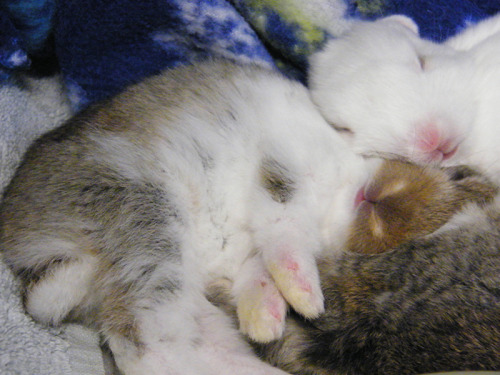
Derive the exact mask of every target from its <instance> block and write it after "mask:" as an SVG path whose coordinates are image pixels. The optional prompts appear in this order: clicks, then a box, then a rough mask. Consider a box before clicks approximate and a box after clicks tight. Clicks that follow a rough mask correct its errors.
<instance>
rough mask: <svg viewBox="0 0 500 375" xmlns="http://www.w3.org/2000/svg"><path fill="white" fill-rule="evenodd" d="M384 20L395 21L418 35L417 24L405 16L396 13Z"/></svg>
mask: <svg viewBox="0 0 500 375" xmlns="http://www.w3.org/2000/svg"><path fill="white" fill-rule="evenodd" d="M384 20H385V21H389V22H397V23H399V24H401V25H403V26H404V27H406V28H407V29H410V30H411V31H413V32H414V33H415V34H417V35H418V25H417V24H416V23H415V21H413V20H412V19H411V18H409V17H407V16H403V15H402V14H396V15H394V16H389V17H386V18H385V19H384Z"/></svg>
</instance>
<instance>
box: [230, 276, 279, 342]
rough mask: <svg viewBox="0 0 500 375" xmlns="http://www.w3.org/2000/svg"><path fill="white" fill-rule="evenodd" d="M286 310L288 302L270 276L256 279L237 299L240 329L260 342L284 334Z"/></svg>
mask: <svg viewBox="0 0 500 375" xmlns="http://www.w3.org/2000/svg"><path fill="white" fill-rule="evenodd" d="M286 311H287V305H286V302H285V300H284V299H283V296H282V295H281V293H280V292H279V291H278V289H277V288H276V285H275V284H274V282H273V280H272V279H271V278H270V277H261V278H260V279H257V280H255V281H254V283H253V285H250V288H247V289H246V290H244V291H243V292H241V293H240V295H239V297H238V300H237V312H238V318H239V321H240V329H241V331H242V332H243V333H246V334H247V335H248V336H250V337H251V338H252V339H253V340H255V341H258V342H269V341H272V340H275V339H278V338H280V337H281V336H282V335H283V330H284V328H285V316H286Z"/></svg>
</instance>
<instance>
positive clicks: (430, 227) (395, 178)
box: [346, 160, 497, 253]
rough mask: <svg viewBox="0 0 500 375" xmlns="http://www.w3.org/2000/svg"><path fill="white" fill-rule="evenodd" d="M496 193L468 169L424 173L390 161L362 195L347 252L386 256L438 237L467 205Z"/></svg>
mask: <svg viewBox="0 0 500 375" xmlns="http://www.w3.org/2000/svg"><path fill="white" fill-rule="evenodd" d="M496 192H497V188H496V186H495V185H493V184H492V183H491V182H490V181H489V180H488V179H486V178H485V177H484V176H481V175H480V174H479V173H478V172H477V171H474V170H473V169H471V168H468V167H466V166H459V167H449V168H431V167H421V166H418V165H415V164H411V163H408V162H403V161H397V160H388V161H385V162H384V163H383V164H382V165H381V166H380V167H379V168H378V171H377V172H376V173H375V175H374V176H373V178H372V179H371V180H370V181H369V183H368V184H367V186H365V187H364V188H362V189H361V190H360V191H359V193H358V198H357V204H358V205H359V207H358V208H357V213H356V217H355V219H354V221H353V224H352V225H351V227H350V230H349V235H348V241H347V243H346V249H347V250H349V251H353V252H359V253H381V252H384V251H387V250H389V249H391V248H394V247H396V246H398V245H399V244H401V243H402V242H404V241H407V240H409V239H411V238H415V237H421V236H424V235H426V234H430V233H432V232H434V231H435V230H436V229H438V228H439V227H441V226H442V225H444V224H445V223H446V222H447V221H448V220H449V219H450V218H451V217H452V216H453V215H454V214H455V213H456V212H457V211H458V210H460V209H461V208H462V207H463V206H464V205H465V204H467V203H470V202H475V203H477V204H484V203H487V202H489V201H491V200H492V199H493V197H494V196H495V194H496Z"/></svg>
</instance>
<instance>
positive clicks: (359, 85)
mask: <svg viewBox="0 0 500 375" xmlns="http://www.w3.org/2000/svg"><path fill="white" fill-rule="evenodd" d="M499 63H500V15H499V16H495V17H492V18H489V19H486V20H485V21H482V22H480V23H478V24H477V25H473V26H469V27H468V28H466V29H465V30H464V31H462V32H461V33H459V34H458V35H456V36H454V37H452V38H450V39H449V40H447V41H445V42H443V43H433V42H431V41H428V40H425V39H422V38H420V37H419V35H418V27H417V25H416V24H415V23H414V22H413V21H412V20H411V19H409V18H407V17H404V16H391V17H386V18H382V19H379V20H376V21H373V22H368V21H359V22H356V23H353V26H352V28H351V29H350V30H349V31H348V32H346V33H345V34H344V35H343V36H341V37H340V38H338V39H332V40H331V41H329V42H328V43H327V44H326V45H325V47H324V48H323V49H322V50H321V51H319V52H318V53H316V54H314V55H313V56H312V57H311V68H310V77H309V80H310V88H311V93H312V98H313V100H314V102H315V103H316V104H317V105H318V107H319V110H320V111H321V112H322V114H323V115H324V116H325V118H326V119H327V120H328V121H329V122H330V123H331V124H333V125H334V126H335V127H337V128H340V129H344V130H346V132H345V133H346V136H347V137H348V138H350V142H351V144H352V146H353V148H354V149H355V150H356V151H357V152H359V153H364V154H385V155H390V154H392V155H398V156H403V157H405V158H408V159H410V160H412V161H415V162H424V163H428V162H432V163H436V162H442V163H443V164H444V165H459V164H467V165H471V166H475V167H478V168H481V169H482V170H483V171H484V172H485V173H488V175H490V176H491V177H492V178H495V179H496V181H497V182H500V167H499V166H500V163H499V157H498V151H497V147H498V142H497V140H498V139H499V137H500V130H499V129H500V127H499V126H498V122H499V121H500V111H499V110H498V104H497V103H498V102H499V100H500V92H499V90H498V87H499V85H500V70H499V69H498V65H499Z"/></svg>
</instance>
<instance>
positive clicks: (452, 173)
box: [442, 165, 484, 181]
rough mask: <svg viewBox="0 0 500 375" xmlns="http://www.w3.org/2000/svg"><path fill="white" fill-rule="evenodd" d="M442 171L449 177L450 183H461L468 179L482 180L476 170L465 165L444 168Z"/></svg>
mask: <svg viewBox="0 0 500 375" xmlns="http://www.w3.org/2000/svg"><path fill="white" fill-rule="evenodd" d="M442 170H443V171H444V172H445V173H446V174H447V175H448V176H449V177H450V180H451V181H461V180H463V179H466V178H469V177H480V178H483V179H484V177H483V176H482V175H481V174H480V173H479V172H478V171H477V170H475V169H474V168H471V167H469V166H467V165H457V166H453V167H444V168H442Z"/></svg>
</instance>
